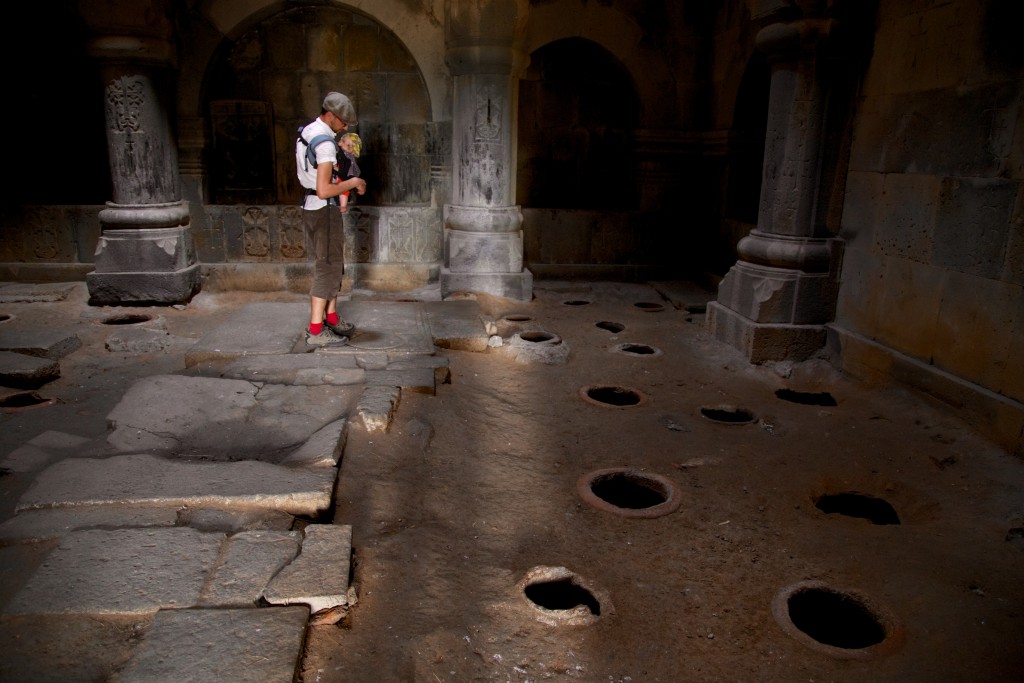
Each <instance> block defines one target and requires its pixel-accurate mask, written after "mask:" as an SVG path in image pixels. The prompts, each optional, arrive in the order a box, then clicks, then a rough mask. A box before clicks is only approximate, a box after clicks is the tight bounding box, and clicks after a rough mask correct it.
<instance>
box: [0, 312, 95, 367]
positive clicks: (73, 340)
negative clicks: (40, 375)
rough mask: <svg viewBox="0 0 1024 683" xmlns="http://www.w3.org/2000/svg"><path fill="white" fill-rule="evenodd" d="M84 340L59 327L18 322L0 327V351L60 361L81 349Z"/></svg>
mask: <svg viewBox="0 0 1024 683" xmlns="http://www.w3.org/2000/svg"><path fill="white" fill-rule="evenodd" d="M81 346H82V340H81V339H79V338H78V335H77V334H75V333H73V332H65V331H63V330H61V329H60V328H59V326H57V325H54V326H52V327H51V326H43V327H40V326H36V325H21V324H18V323H17V321H15V322H13V323H7V324H5V325H3V326H0V351H9V352H12V353H20V354H23V355H26V356H36V357H37V358H49V359H51V360H59V359H61V358H63V357H64V356H66V355H68V354H69V353H71V352H72V351H76V350H77V349H79V348H81Z"/></svg>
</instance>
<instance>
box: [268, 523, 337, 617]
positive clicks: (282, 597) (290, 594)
mask: <svg viewBox="0 0 1024 683" xmlns="http://www.w3.org/2000/svg"><path fill="white" fill-rule="evenodd" d="M351 557H352V527H351V526H348V525H337V526H336V525H333V524H310V525H309V526H307V527H306V529H305V536H304V538H303V540H302V550H301V552H300V553H299V555H298V557H296V558H295V559H294V560H293V561H292V562H291V564H289V565H288V566H287V567H285V568H284V569H282V570H281V571H280V572H278V574H277V576H275V577H274V578H273V580H272V581H271V582H270V584H269V585H268V586H267V588H266V590H265V591H264V593H263V597H264V598H265V599H266V600H267V602H269V603H270V604H272V605H294V604H296V603H301V604H306V605H309V610H310V612H312V613H313V614H316V613H317V612H320V611H322V610H329V609H332V608H335V607H339V606H342V605H347V604H348V576H349V565H350V561H351Z"/></svg>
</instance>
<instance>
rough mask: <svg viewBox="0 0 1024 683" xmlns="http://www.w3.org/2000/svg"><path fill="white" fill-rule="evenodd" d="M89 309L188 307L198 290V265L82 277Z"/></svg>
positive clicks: (94, 273) (199, 282) (97, 273)
mask: <svg viewBox="0 0 1024 683" xmlns="http://www.w3.org/2000/svg"><path fill="white" fill-rule="evenodd" d="M85 281H86V284H87V285H88V287H89V304H90V305H92V306H117V305H121V306H126V305H127V306H132V305H134V306H140V305H160V304H183V303H188V302H189V301H190V300H191V299H192V297H193V296H195V295H196V293H198V292H199V289H200V286H201V278H200V270H199V264H198V263H196V264H193V265H191V266H189V267H187V268H183V269H181V270H177V271H174V272H153V271H139V272H123V273H100V272H96V271H93V272H92V273H87V274H86V276H85Z"/></svg>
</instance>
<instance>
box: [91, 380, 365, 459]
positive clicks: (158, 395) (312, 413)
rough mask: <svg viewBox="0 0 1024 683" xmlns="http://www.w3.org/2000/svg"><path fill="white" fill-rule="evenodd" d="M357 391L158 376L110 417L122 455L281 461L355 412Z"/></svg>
mask: <svg viewBox="0 0 1024 683" xmlns="http://www.w3.org/2000/svg"><path fill="white" fill-rule="evenodd" d="M354 397H355V392H354V391H353V392H351V393H350V394H349V395H347V394H346V393H345V392H344V390H343V389H335V388H333V387H328V386H321V387H293V386H286V385H279V384H270V385H265V384H261V383H258V382H250V381H246V380H237V379H215V378H210V377H187V376H180V375H155V376H152V377H147V378H145V379H142V380H139V381H138V382H136V383H135V384H134V385H132V386H131V387H130V388H129V389H128V391H127V392H126V393H125V395H124V398H123V399H122V400H121V401H120V402H119V403H118V404H117V405H116V406H115V407H114V409H113V410H112V411H111V412H110V413H109V414H108V415H107V422H108V424H110V425H111V432H110V434H109V435H108V437H107V441H108V442H109V443H110V444H111V445H112V446H114V447H115V448H116V449H117V450H119V451H121V452H122V453H140V452H159V453H165V454H168V455H170V454H176V455H185V456H195V455H202V456H207V457H209V458H211V459H220V460H243V459H246V460H266V461H269V462H274V461H276V460H278V459H280V458H281V457H283V456H284V454H285V453H287V452H289V451H291V450H292V449H294V447H295V446H296V445H297V444H301V443H304V442H305V441H306V440H307V439H308V438H309V437H310V435H312V434H313V433H315V432H316V431H317V430H318V429H320V428H321V427H323V426H324V425H326V424H328V423H330V422H333V421H334V420H336V419H338V418H339V417H340V416H341V415H342V414H344V413H345V412H346V411H347V410H348V404H349V403H350V402H351V401H352V400H354Z"/></svg>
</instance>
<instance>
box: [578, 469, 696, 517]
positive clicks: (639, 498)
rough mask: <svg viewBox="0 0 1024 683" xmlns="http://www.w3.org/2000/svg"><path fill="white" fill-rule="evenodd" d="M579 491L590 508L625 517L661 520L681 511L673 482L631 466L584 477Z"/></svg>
mask: <svg viewBox="0 0 1024 683" xmlns="http://www.w3.org/2000/svg"><path fill="white" fill-rule="evenodd" d="M576 492H577V493H578V494H579V496H580V498H582V499H583V500H584V501H585V502H587V503H588V504H590V505H591V506H593V507H595V508H597V509H599V510H603V511H605V512H613V513H615V514H617V515H620V516H623V517H641V518H646V519H651V518H654V517H661V516H663V515H667V514H669V513H671V512H675V511H676V510H678V509H679V505H680V502H681V498H680V496H679V494H678V491H677V489H676V486H675V484H673V483H672V481H670V480H669V479H666V478H665V477H662V476H661V475H658V474H653V473H650V472H643V471H641V470H637V469H634V468H630V467H611V468H607V469H602V470H597V471H596V472H590V473H588V474H585V475H583V476H582V477H580V478H579V480H578V481H577V482H576Z"/></svg>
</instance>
